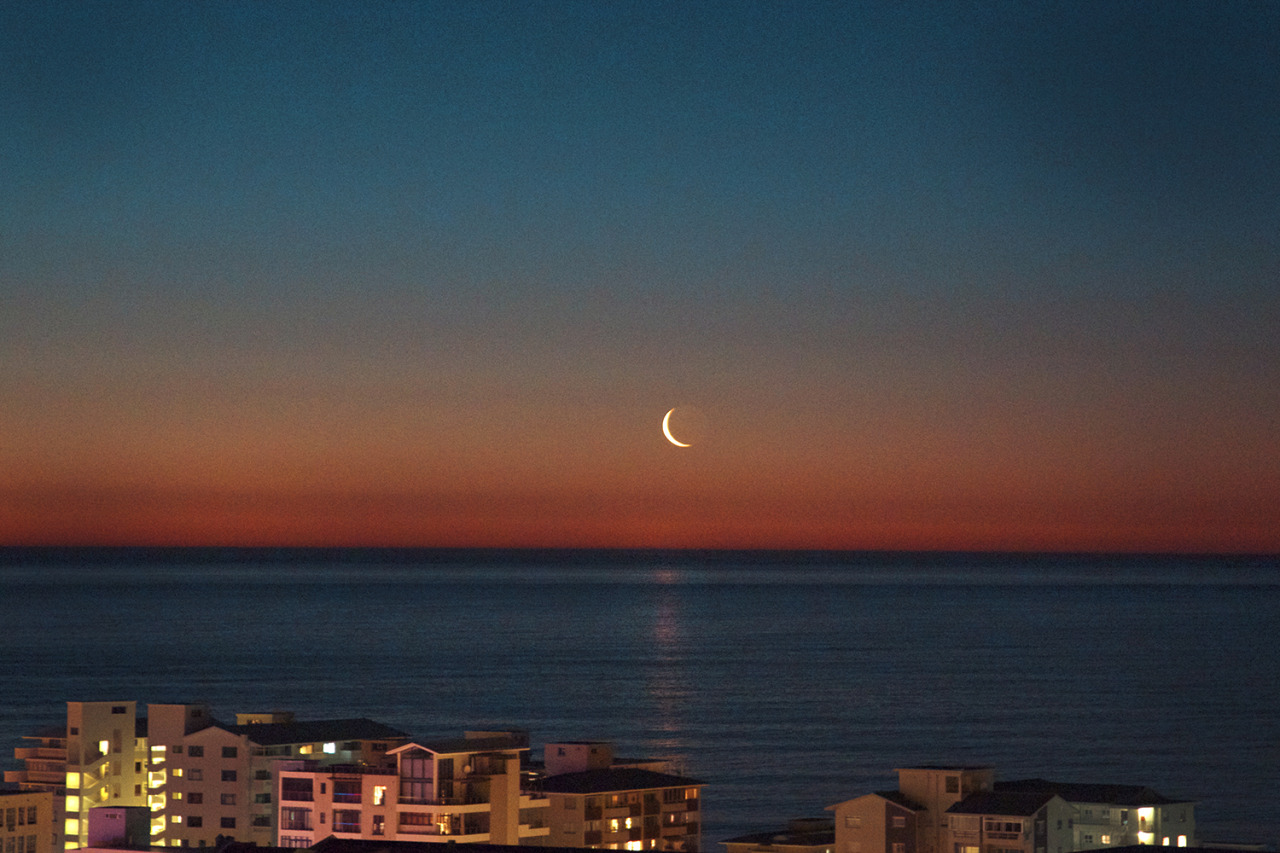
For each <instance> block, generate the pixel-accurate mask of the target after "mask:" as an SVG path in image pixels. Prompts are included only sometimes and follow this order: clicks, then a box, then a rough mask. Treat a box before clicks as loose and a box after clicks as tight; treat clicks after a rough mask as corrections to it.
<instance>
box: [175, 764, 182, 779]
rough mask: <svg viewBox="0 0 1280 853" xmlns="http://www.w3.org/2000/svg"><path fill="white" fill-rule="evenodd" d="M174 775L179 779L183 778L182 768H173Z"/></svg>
mask: <svg viewBox="0 0 1280 853" xmlns="http://www.w3.org/2000/svg"><path fill="white" fill-rule="evenodd" d="M173 775H174V776H177V777H178V778H182V768H181V767H175V768H173Z"/></svg>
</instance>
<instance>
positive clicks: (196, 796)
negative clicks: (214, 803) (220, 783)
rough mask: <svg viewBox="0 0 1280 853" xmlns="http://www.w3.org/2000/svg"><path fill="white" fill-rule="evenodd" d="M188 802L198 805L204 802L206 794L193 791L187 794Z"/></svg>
mask: <svg viewBox="0 0 1280 853" xmlns="http://www.w3.org/2000/svg"><path fill="white" fill-rule="evenodd" d="M187 802H188V803H191V804H192V805H195V806H198V805H200V804H201V803H203V802H204V794H202V793H200V792H199V791H192V792H191V793H189V794H187Z"/></svg>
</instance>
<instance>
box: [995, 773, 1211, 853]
mask: <svg viewBox="0 0 1280 853" xmlns="http://www.w3.org/2000/svg"><path fill="white" fill-rule="evenodd" d="M995 788H996V790H997V791H1009V792H1037V793H1042V792H1049V793H1055V794H1057V795H1058V796H1060V797H1062V799H1064V800H1066V801H1067V802H1068V803H1070V804H1071V806H1072V809H1073V812H1072V815H1071V817H1070V827H1071V839H1070V847H1068V848H1066V849H1068V850H1093V849H1098V848H1104V847H1120V846H1125V845H1130V844H1156V845H1162V846H1165V847H1188V846H1191V847H1194V846H1195V845H1196V843H1197V842H1196V816H1195V803H1194V802H1191V801H1189V800H1171V799H1169V798H1168V797H1164V796H1162V795H1160V794H1158V793H1156V792H1155V791H1153V790H1152V789H1151V788H1148V787H1146V786H1143V785H1106V784H1103V785H1098V784H1078V783H1073V782H1051V781H1048V780H1045V779H1018V780H1015V781H1010V782H997V783H996V786H995Z"/></svg>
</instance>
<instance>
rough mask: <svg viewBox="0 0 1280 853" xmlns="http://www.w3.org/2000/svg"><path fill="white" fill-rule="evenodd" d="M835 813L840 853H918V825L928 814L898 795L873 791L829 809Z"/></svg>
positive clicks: (920, 832) (920, 833) (919, 826)
mask: <svg viewBox="0 0 1280 853" xmlns="http://www.w3.org/2000/svg"><path fill="white" fill-rule="evenodd" d="M828 808H829V809H830V810H831V811H833V812H835V821H834V823H835V827H834V829H833V835H834V839H833V840H834V843H835V845H836V849H837V850H838V851H840V853H920V836H921V835H922V834H923V832H922V828H921V823H922V822H924V820H925V819H926V817H927V816H928V814H929V812H928V810H927V809H925V807H924V806H922V805H920V804H919V803H916V802H913V801H912V800H910V799H908V798H907V797H905V796H903V794H902V793H901V792H899V791H876V792H875V793H872V794H864V795H863V796H861V797H855V798H853V799H852V800H846V801H845V802H843V803H839V804H837V805H834V806H829V807H828Z"/></svg>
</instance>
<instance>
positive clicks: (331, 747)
mask: <svg viewBox="0 0 1280 853" xmlns="http://www.w3.org/2000/svg"><path fill="white" fill-rule="evenodd" d="M337 751H338V745H337V744H336V743H326V744H325V745H324V754H325V755H333V754H334V753H335V752H337Z"/></svg>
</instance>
